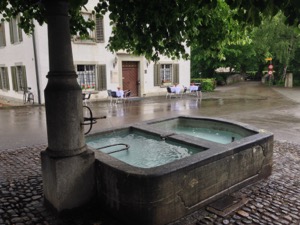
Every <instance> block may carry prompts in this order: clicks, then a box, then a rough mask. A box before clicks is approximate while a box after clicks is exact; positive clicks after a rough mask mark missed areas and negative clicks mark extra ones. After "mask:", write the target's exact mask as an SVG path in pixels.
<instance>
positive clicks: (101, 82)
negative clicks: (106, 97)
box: [76, 65, 106, 91]
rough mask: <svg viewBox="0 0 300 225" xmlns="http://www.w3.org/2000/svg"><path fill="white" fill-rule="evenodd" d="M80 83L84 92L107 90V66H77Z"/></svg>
mask: <svg viewBox="0 0 300 225" xmlns="http://www.w3.org/2000/svg"><path fill="white" fill-rule="evenodd" d="M76 69H77V75H78V78H77V79H78V83H79V85H80V87H81V88H82V89H83V90H87V89H88V90H98V91H101V90H106V66H105V65H97V66H95V65H77V66H76Z"/></svg>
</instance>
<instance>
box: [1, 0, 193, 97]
mask: <svg viewBox="0 0 300 225" xmlns="http://www.w3.org/2000/svg"><path fill="white" fill-rule="evenodd" d="M97 2H98V1H96V0H94V1H89V2H88V5H87V6H86V8H88V9H92V8H93V6H94V5H95V4H96V3H97ZM35 26H36V29H35V33H34V35H35V44H36V49H37V65H38V74H39V86H40V96H41V102H42V103H44V89H45V87H46V85H47V78H46V76H47V74H48V72H49V57H48V53H49V51H48V37H47V25H43V26H40V25H39V24H38V23H35ZM5 31H6V32H5V33H6V44H7V45H6V47H4V48H0V65H1V66H6V67H8V69H9V71H8V72H9V81H10V87H11V90H10V91H2V90H0V95H1V96H7V97H8V96H9V97H13V98H16V99H19V100H22V98H23V93H21V92H19V93H16V92H15V91H13V90H12V80H11V72H10V67H11V66H14V65H16V64H19V65H25V66H26V74H27V83H28V86H29V87H31V88H32V92H33V93H34V95H35V96H36V97H35V98H36V102H37V98H38V97H37V96H38V89H37V80H36V68H35V59H34V52H33V39H32V37H31V36H27V35H26V34H25V33H24V32H23V42H21V43H19V44H13V45H11V44H10V37H9V26H8V23H5ZM111 31H112V28H111V27H110V25H109V15H108V14H107V15H105V17H104V34H105V42H104V43H93V44H91V43H90V44H87V43H86V44H82V43H81V44H79V43H74V42H72V51H73V59H74V64H75V65H76V64H105V65H106V75H107V89H112V90H114V89H116V88H117V87H118V86H122V61H138V62H139V74H138V76H139V80H140V82H141V83H140V94H141V96H154V95H162V94H165V93H166V88H163V87H156V86H154V71H153V69H154V63H153V62H149V61H147V60H146V59H145V58H144V57H142V56H132V55H129V54H127V53H124V52H122V51H119V52H118V53H111V52H109V51H108V50H107V49H106V46H107V44H108V40H109V36H110V34H111ZM188 50H189V49H188ZM115 60H117V64H116V65H115V67H114V62H115ZM159 63H161V64H165V63H168V64H171V63H179V84H180V85H181V86H182V85H183V86H189V85H190V61H184V60H177V61H175V62H174V61H172V60H171V59H169V58H167V57H164V56H162V57H161V60H160V61H159ZM112 74H117V76H118V79H117V82H113V80H112V79H111V78H112V76H111V75H112ZM106 97H107V91H101V92H99V94H97V95H93V98H97V99H101V98H106Z"/></svg>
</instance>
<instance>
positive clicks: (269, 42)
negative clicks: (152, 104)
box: [252, 12, 300, 80]
mask: <svg viewBox="0 0 300 225" xmlns="http://www.w3.org/2000/svg"><path fill="white" fill-rule="evenodd" d="M299 38H300V35H299V28H298V27H295V26H289V25H288V24H287V23H286V17H285V16H284V15H283V14H282V13H281V12H279V13H278V14H277V15H275V16H274V17H263V20H262V23H261V25H260V26H259V27H257V28H255V29H254V31H253V34H252V39H253V43H254V49H255V51H256V52H257V56H258V58H260V61H261V62H265V61H264V60H265V58H266V57H272V59H273V60H272V61H273V64H276V63H277V64H278V65H277V68H279V65H280V66H281V67H282V77H281V79H282V80H284V78H285V74H286V71H287V68H288V66H289V65H290V62H291V61H292V60H293V59H294V57H295V51H296V49H297V48H298V46H299V40H300V39H299ZM277 70H278V69H277Z"/></svg>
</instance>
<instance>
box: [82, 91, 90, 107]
mask: <svg viewBox="0 0 300 225" xmlns="http://www.w3.org/2000/svg"><path fill="white" fill-rule="evenodd" d="M90 98H91V93H82V100H83V104H84V105H85V106H86V105H87V100H89V99H90Z"/></svg>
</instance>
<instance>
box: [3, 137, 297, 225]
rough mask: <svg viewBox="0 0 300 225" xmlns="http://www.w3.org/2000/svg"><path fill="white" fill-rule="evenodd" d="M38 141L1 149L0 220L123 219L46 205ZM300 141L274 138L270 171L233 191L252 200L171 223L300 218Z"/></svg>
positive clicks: (85, 222) (21, 224)
mask: <svg viewBox="0 0 300 225" xmlns="http://www.w3.org/2000/svg"><path fill="white" fill-rule="evenodd" d="M45 148H46V146H44V145H39V146H33V147H24V148H19V149H6V150H2V151H0V174H1V176H0V225H4V224H5V225H13V224H14V225H25V224H28V225H31V224H35V225H42V224H44V225H47V224H51V225H60V224H66V225H71V224H72V225H73V224H74V225H89V224H91V225H92V224H93V225H123V224H122V223H120V222H117V221H116V220H114V219H113V218H112V217H109V216H108V215H106V214H105V212H104V211H103V210H101V209H99V208H96V207H93V208H87V209H85V210H82V211H80V212H78V213H75V214H72V215H71V214H70V215H67V214H66V215H65V216H63V217H60V218H58V217H56V215H55V214H53V213H52V212H51V211H50V210H48V209H46V208H45V207H44V205H43V193H42V177H41V167H40V152H41V151H42V150H44V149H45ZM299 150H300V145H297V144H291V143H288V142H278V141H275V143H274V157H273V159H274V167H273V173H272V175H271V176H270V177H269V178H268V179H266V180H262V181H259V182H257V183H255V184H254V185H251V186H248V187H245V188H243V189H241V190H239V191H237V192H235V193H234V194H233V195H235V196H237V197H245V198H247V199H249V201H248V202H247V203H246V204H245V205H244V206H242V207H241V208H239V209H237V210H236V211H234V212H233V213H231V214H230V215H228V216H226V217H221V216H218V215H216V214H214V213H210V212H209V211H207V210H206V209H205V208H203V209H201V210H198V211H196V212H194V213H193V214H191V215H189V216H187V217H185V218H183V219H181V220H179V221H175V222H173V223H172V225H201V224H215V225H217V224H237V225H238V224H275V225H276V224H295V225H299V224H300V177H299V173H300V151H299Z"/></svg>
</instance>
